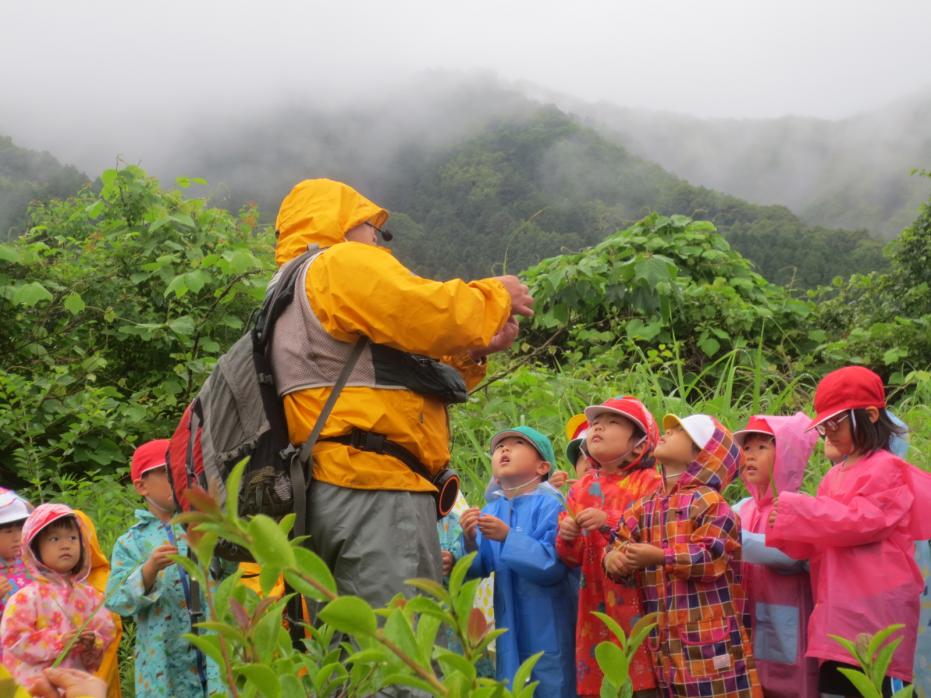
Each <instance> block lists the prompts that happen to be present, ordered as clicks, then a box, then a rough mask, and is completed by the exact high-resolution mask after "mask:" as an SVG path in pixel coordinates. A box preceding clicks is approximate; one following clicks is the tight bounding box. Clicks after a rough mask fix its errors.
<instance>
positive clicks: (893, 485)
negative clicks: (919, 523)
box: [770, 468, 914, 557]
mask: <svg viewBox="0 0 931 698" xmlns="http://www.w3.org/2000/svg"><path fill="white" fill-rule="evenodd" d="M883 471H885V472H883ZM857 475H858V477H859V478H860V481H859V482H858V485H857V491H855V492H854V493H852V494H853V496H852V497H849V498H846V501H840V500H838V499H834V498H832V497H826V496H818V497H811V496H809V495H806V494H799V493H796V492H783V493H782V494H781V495H780V497H779V503H778V504H777V505H776V506H777V513H776V521H775V523H774V524H773V525H772V526H771V527H770V532H771V533H770V540H771V541H772V542H773V543H774V544H777V545H778V546H779V548H780V549H781V550H783V551H784V552H786V553H788V554H789V555H793V550H791V549H790V548H791V546H783V545H782V543H781V542H782V541H790V542H791V541H794V542H798V543H807V544H808V545H811V546H818V545H822V544H825V543H830V545H831V546H832V547H846V546H854V545H866V544H868V543H875V542H877V541H880V540H883V539H884V538H887V537H888V536H889V534H890V533H892V531H893V530H894V529H895V528H896V527H898V526H899V525H900V524H901V522H902V521H903V519H905V518H906V517H908V516H909V514H910V512H911V509H912V504H913V503H914V496H913V495H912V492H911V490H910V489H909V487H908V485H907V484H906V482H905V479H904V477H903V476H902V474H901V472H900V471H898V470H897V469H892V468H889V469H883V468H874V469H870V470H867V471H865V472H860V473H857ZM819 491H820V488H819ZM793 557H794V555H793Z"/></svg>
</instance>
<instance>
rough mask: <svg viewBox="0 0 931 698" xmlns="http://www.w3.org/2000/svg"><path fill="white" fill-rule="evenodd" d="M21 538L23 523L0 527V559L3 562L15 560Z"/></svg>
mask: <svg viewBox="0 0 931 698" xmlns="http://www.w3.org/2000/svg"><path fill="white" fill-rule="evenodd" d="M22 537H23V522H22V521H14V522H13V523H8V524H3V525H2V526H0V557H2V558H3V559H4V560H15V559H16V558H18V557H19V556H20V542H21V541H22Z"/></svg>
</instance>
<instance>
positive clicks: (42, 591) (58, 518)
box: [0, 504, 115, 687]
mask: <svg viewBox="0 0 931 698" xmlns="http://www.w3.org/2000/svg"><path fill="white" fill-rule="evenodd" d="M86 541H87V537H86V534H85V533H84V530H83V527H82V526H81V524H80V522H79V521H78V519H77V518H76V517H75V514H74V511H73V510H72V509H71V508H70V507H67V506H65V505H64V504H42V505H41V506H39V507H37V508H36V510H35V511H33V512H32V513H31V514H30V515H29V518H28V519H26V523H25V524H24V526H23V561H24V563H25V564H26V567H27V569H28V570H29V571H30V574H31V576H32V578H33V583H32V584H30V585H29V586H26V587H23V588H22V589H20V590H19V591H17V592H16V593H15V594H14V595H13V597H12V598H11V599H10V600H9V602H8V604H7V607H6V610H5V611H4V614H3V622H2V623H0V640H2V643H3V663H4V665H5V666H6V667H7V668H8V669H9V670H10V673H11V674H13V676H14V678H15V679H16V680H17V681H18V682H19V683H20V684H22V685H23V686H26V687H31V686H33V685H35V684H36V683H37V682H40V681H42V678H43V673H42V672H43V670H44V669H47V668H49V667H51V666H55V665H60V666H62V667H68V668H75V669H82V670H85V671H92V672H93V671H96V670H97V668H98V667H99V665H100V660H101V657H102V656H103V652H104V650H105V649H106V648H107V647H108V646H109V645H110V643H111V642H112V641H113V638H114V634H115V628H114V625H113V619H112V618H110V614H109V613H107V610H106V609H105V608H104V606H103V597H102V596H101V594H100V592H98V591H97V590H96V589H94V588H93V587H92V586H90V584H88V583H87V582H86V579H87V575H88V574H89V572H90V566H91V559H90V554H89V553H88V547H87V542H86Z"/></svg>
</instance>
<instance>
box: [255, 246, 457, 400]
mask: <svg viewBox="0 0 931 698" xmlns="http://www.w3.org/2000/svg"><path fill="white" fill-rule="evenodd" d="M325 252H326V250H323V251H321V252H318V253H317V254H315V255H313V256H312V257H311V258H310V259H308V260H307V261H306V262H305V263H304V268H303V269H302V270H301V271H300V273H299V274H298V277H297V281H296V283H295V290H294V302H292V303H291V304H290V305H289V306H288V307H287V308H286V309H285V310H284V312H283V313H282V314H281V316H280V317H279V318H278V320H277V322H276V323H275V328H274V332H273V334H272V348H271V364H272V372H273V373H274V375H275V385H276V386H277V388H278V394H279V395H281V396H284V395H288V394H289V393H293V392H296V391H299V390H308V389H311V388H329V387H332V386H333V385H334V384H335V383H336V378H337V376H339V372H340V371H341V370H342V368H343V366H344V365H345V364H346V360H347V359H348V358H349V354H350V352H351V351H352V347H353V343H352V342H341V341H339V340H337V339H334V338H333V337H332V336H331V335H330V334H329V333H328V332H327V331H326V330H325V329H324V328H323V325H321V324H320V320H318V319H317V316H316V314H315V313H314V311H313V308H311V306H310V300H309V299H308V298H307V273H308V271H309V269H310V267H311V265H312V264H313V263H314V261H315V260H316V259H317V258H318V257H319V256H320V255H321V254H324V253H325ZM346 385H347V386H356V387H359V386H361V387H366V388H377V389H382V390H412V391H414V392H416V393H420V394H422V395H426V396H432V397H436V398H438V399H441V400H443V401H444V402H446V403H452V402H464V401H465V400H466V398H467V392H466V387H465V382H464V381H463V379H462V376H460V375H459V372H458V371H456V370H455V369H453V368H452V367H450V366H446V365H445V364H442V363H440V362H438V361H435V360H433V359H429V358H427V357H423V356H417V355H415V354H408V353H406V352H403V351H399V350H397V349H393V348H391V347H387V346H384V345H380V344H373V343H371V342H369V344H368V345H367V346H366V347H365V349H364V351H363V353H362V355H361V356H360V357H359V361H358V362H357V363H356V365H355V366H354V367H353V370H352V373H350V375H349V380H348V382H347V383H346Z"/></svg>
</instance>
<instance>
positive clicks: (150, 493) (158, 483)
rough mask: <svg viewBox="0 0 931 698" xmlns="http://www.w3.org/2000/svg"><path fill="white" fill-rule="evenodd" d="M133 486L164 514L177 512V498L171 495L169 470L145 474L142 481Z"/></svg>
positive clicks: (158, 470) (157, 470)
mask: <svg viewBox="0 0 931 698" xmlns="http://www.w3.org/2000/svg"><path fill="white" fill-rule="evenodd" d="M133 485H135V487H136V491H137V492H138V493H139V494H141V495H142V496H143V497H145V498H146V499H148V500H149V502H150V504H151V503H154V504H155V505H156V508H158V509H161V510H162V512H163V513H172V512H174V510H175V498H174V496H172V493H171V483H170V482H169V481H168V468H166V467H161V468H155V469H153V470H149V471H148V472H145V473H143V475H142V479H141V480H136V481H135V482H134V483H133Z"/></svg>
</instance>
